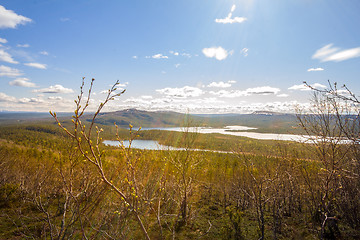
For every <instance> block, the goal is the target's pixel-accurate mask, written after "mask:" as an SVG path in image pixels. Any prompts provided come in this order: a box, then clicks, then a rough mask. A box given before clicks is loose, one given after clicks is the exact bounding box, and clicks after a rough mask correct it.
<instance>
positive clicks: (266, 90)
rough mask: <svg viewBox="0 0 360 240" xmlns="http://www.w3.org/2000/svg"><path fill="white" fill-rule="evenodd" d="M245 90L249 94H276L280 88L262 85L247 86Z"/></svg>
mask: <svg viewBox="0 0 360 240" xmlns="http://www.w3.org/2000/svg"><path fill="white" fill-rule="evenodd" d="M246 92H247V93H249V94H259V95H269V94H277V93H278V92H280V89H279V88H274V87H269V86H264V87H256V88H248V89H246Z"/></svg>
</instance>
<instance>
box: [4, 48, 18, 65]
mask: <svg viewBox="0 0 360 240" xmlns="http://www.w3.org/2000/svg"><path fill="white" fill-rule="evenodd" d="M0 61H3V62H8V63H13V64H18V63H19V62H17V61H15V60H14V59H13V58H12V56H11V55H10V54H9V53H7V52H5V51H4V50H3V49H0Z"/></svg>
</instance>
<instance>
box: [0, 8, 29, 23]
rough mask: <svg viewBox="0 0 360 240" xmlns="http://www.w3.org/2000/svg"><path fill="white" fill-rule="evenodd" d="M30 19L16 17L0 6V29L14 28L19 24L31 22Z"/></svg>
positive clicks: (16, 15)
mask: <svg viewBox="0 0 360 240" xmlns="http://www.w3.org/2000/svg"><path fill="white" fill-rule="evenodd" d="M31 21H32V20H31V19H30V18H27V17H24V16H21V15H18V14H16V13H14V12H13V11H12V10H7V9H5V8H4V7H3V6H1V5H0V28H16V26H17V25H19V24H22V25H24V24H26V23H28V22H31Z"/></svg>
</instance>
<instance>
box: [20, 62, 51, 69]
mask: <svg viewBox="0 0 360 240" xmlns="http://www.w3.org/2000/svg"><path fill="white" fill-rule="evenodd" d="M24 65H25V66H28V67H33V68H38V69H46V68H47V66H46V64H42V63H24Z"/></svg>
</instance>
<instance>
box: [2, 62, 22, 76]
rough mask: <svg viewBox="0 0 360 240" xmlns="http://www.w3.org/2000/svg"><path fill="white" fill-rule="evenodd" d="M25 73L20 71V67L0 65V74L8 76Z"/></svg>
mask: <svg viewBox="0 0 360 240" xmlns="http://www.w3.org/2000/svg"><path fill="white" fill-rule="evenodd" d="M21 75H23V73H22V72H20V70H19V69H16V68H11V67H7V66H4V65H1V66H0V76H6V77H18V76H21Z"/></svg>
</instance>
